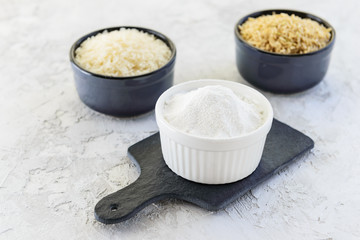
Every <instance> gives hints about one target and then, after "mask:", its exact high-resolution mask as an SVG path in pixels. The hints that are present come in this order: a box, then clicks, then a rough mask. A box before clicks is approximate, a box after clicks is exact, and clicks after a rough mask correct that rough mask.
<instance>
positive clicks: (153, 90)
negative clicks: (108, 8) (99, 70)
mask: <svg viewBox="0 0 360 240" xmlns="http://www.w3.org/2000/svg"><path fill="white" fill-rule="evenodd" d="M120 28H135V29H138V30H140V31H143V32H146V33H150V34H152V35H154V36H155V37H156V38H158V39H160V40H162V41H163V42H164V43H165V44H166V45H167V46H168V47H169V48H170V50H171V56H170V60H169V62H168V63H166V64H165V65H164V66H162V67H161V68H159V69H157V70H155V71H153V72H150V73H146V74H143V75H138V76H130V77H111V76H105V75H101V74H96V73H92V72H89V71H87V70H85V69H83V68H82V67H81V66H80V65H79V64H78V63H77V62H76V60H75V50H76V49H77V48H78V47H79V46H80V45H81V43H82V42H83V41H85V40H86V39H87V38H88V37H90V36H94V35H96V34H98V33H101V32H103V31H104V30H107V31H108V32H111V31H114V30H119V29H120ZM175 58H176V48H175V45H174V43H173V42H172V41H171V40H170V39H169V38H168V37H166V36H165V35H163V34H161V33H159V32H156V31H154V30H151V29H147V28H141V27H132V26H121V27H113V28H106V29H101V30H98V31H95V32H92V33H89V34H87V35H85V36H83V37H81V38H80V39H79V40H77V41H76V42H75V43H74V44H73V46H72V47H71V50H70V62H71V66H72V69H73V72H74V78H75V84H76V90H77V92H78V94H79V97H80V99H81V100H82V101H83V102H84V103H85V104H86V105H87V106H89V107H90V108H92V109H94V110H96V111H98V112H101V113H105V114H108V115H113V116H118V117H127V116H135V115H139V114H142V113H146V112H149V111H151V110H153V109H154V107H155V103H156V101H157V99H158V98H159V96H160V95H161V94H162V93H163V92H164V91H165V90H166V89H168V88H169V87H171V86H172V85H173V79H174V66H175Z"/></svg>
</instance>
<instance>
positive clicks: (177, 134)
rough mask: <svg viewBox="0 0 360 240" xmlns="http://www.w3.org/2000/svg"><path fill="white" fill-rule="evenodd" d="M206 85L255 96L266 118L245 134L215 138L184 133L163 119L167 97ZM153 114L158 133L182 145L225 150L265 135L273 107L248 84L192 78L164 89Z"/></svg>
mask: <svg viewBox="0 0 360 240" xmlns="http://www.w3.org/2000/svg"><path fill="white" fill-rule="evenodd" d="M208 85H222V86H228V87H230V86H231V87H232V89H234V88H236V89H237V90H241V91H245V92H246V93H247V94H250V95H252V96H256V98H257V99H258V100H260V101H261V102H262V106H263V108H264V111H265V112H266V119H265V121H264V123H263V124H262V125H261V126H260V127H259V128H257V129H256V130H254V131H252V132H249V133H247V134H244V135H241V136H237V137H232V138H219V139H217V138H207V137H202V136H196V135H192V134H189V133H186V132H184V131H181V130H179V129H177V128H175V127H174V126H172V125H171V124H169V123H168V122H167V121H166V120H165V118H164V116H163V114H162V113H163V108H164V103H165V101H166V100H167V99H168V98H169V97H171V96H173V95H174V94H176V93H179V92H187V91H191V90H194V89H197V88H199V87H204V86H208ZM155 116H156V122H157V124H158V126H159V129H160V134H161V132H162V131H165V132H166V134H167V135H170V136H172V137H173V138H176V139H177V141H179V142H181V143H182V144H184V145H187V146H191V147H192V148H197V149H204V150H205V149H207V150H209V151H226V150H232V149H236V148H237V147H238V145H239V144H242V145H243V146H244V147H246V146H247V145H251V144H252V143H254V142H256V141H257V140H258V139H259V138H261V137H263V136H264V135H266V134H267V133H268V132H269V131H270V128H271V124H272V120H273V109H272V107H271V104H270V102H269V101H268V100H267V98H266V97H265V96H264V95H263V94H261V93H260V92H259V91H257V90H255V89H253V88H251V87H249V86H246V85H244V84H241V83H237V82H232V81H227V80H218V79H201V80H192V81H187V82H184V83H181V84H177V85H175V86H173V87H171V88H169V89H168V90H166V91H165V92H164V93H163V94H162V95H161V96H160V97H159V99H158V100H157V102H156V105H155Z"/></svg>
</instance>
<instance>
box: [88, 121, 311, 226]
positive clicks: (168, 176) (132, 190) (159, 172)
mask: <svg viewBox="0 0 360 240" xmlns="http://www.w3.org/2000/svg"><path fill="white" fill-rule="evenodd" d="M313 147H314V142H313V140H312V139H311V138H309V137H307V136H306V135H304V134H302V133H301V132H299V131H297V130H295V129H293V128H291V127H289V126H287V125H286V124H284V123H281V122H279V121H277V120H275V119H274V121H273V125H272V128H271V130H270V132H269V134H268V136H267V139H266V143H265V148H264V152H263V156H262V158H261V161H260V164H259V166H258V167H257V169H256V170H255V171H254V172H253V173H252V174H251V175H250V176H248V177H246V178H244V179H242V180H240V181H237V182H234V183H230V184H223V185H206V184H200V183H195V182H191V181H188V180H186V179H183V178H181V177H179V176H178V175H176V174H175V173H173V172H172V171H171V170H170V169H169V168H168V167H167V165H166V164H165V162H164V160H163V157H162V153H161V146H160V138H159V133H156V134H154V135H152V136H150V137H148V138H146V139H144V140H142V141H140V142H138V143H136V144H134V145H132V146H131V147H129V149H128V154H129V156H130V158H131V159H132V160H133V161H134V162H135V163H137V164H138V166H139V167H140V170H141V173H140V177H139V178H138V179H137V180H136V181H135V182H134V183H132V184H130V185H129V186H127V187H125V188H124V189H121V190H119V191H117V192H115V193H112V194H110V195H108V196H106V197H104V198H103V199H101V200H100V201H99V202H98V203H97V204H96V206H95V218H96V219H97V220H98V221H100V222H102V223H105V224H113V223H118V222H121V221H124V220H127V219H129V218H131V217H132V216H134V215H135V214H136V213H137V212H139V211H140V210H141V209H143V208H144V207H146V206H147V205H149V204H151V203H153V202H156V201H159V200H162V199H170V198H177V199H182V200H185V201H188V202H191V203H193V204H196V205H198V206H200V207H202V208H205V209H208V210H210V211H216V210H219V209H222V208H224V207H225V206H226V205H228V204H229V203H231V202H233V201H234V200H236V199H237V198H239V197H240V196H242V195H244V194H245V193H246V192H247V191H249V190H250V189H252V188H253V187H255V186H256V185H258V184H259V183H261V182H263V181H265V180H266V179H268V178H269V177H271V176H272V175H274V174H275V173H276V172H278V171H279V170H280V169H282V168H283V167H285V166H287V165H288V164H289V163H291V162H292V161H294V160H295V159H296V158H297V157H299V156H301V155H303V154H304V153H306V152H307V151H309V150H310V149H312V148H313Z"/></svg>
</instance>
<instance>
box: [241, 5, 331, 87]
mask: <svg viewBox="0 0 360 240" xmlns="http://www.w3.org/2000/svg"><path fill="white" fill-rule="evenodd" d="M235 42H236V64H237V68H238V71H239V73H240V74H241V76H242V77H243V78H244V79H245V80H246V81H248V82H249V83H251V84H252V85H254V86H256V87H258V88H260V89H262V90H265V91H269V92H273V93H295V92H301V91H304V90H307V89H309V88H311V87H313V86H315V85H317V84H318V83H319V82H320V81H321V80H322V79H323V78H324V76H325V74H326V72H327V69H328V66H329V63H330V56H331V51H332V49H333V47H334V42H335V30H334V28H333V27H332V26H331V25H330V24H329V23H328V22H327V21H325V20H323V19H321V18H319V17H317V16H315V15H313V14H309V13H305V12H299V11H295V10H281V9H273V10H264V11H259V12H255V13H251V14H249V15H247V16H245V17H243V18H241V19H240V20H239V21H238V22H237V23H236V25H235Z"/></svg>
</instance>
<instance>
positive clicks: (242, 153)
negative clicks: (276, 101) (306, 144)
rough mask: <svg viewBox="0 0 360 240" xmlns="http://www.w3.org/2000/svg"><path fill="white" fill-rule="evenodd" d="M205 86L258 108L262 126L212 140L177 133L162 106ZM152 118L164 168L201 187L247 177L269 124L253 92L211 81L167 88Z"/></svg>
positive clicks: (269, 115) (266, 106)
mask: <svg viewBox="0 0 360 240" xmlns="http://www.w3.org/2000/svg"><path fill="white" fill-rule="evenodd" d="M209 85H222V86H225V87H228V88H231V89H232V90H233V91H234V92H235V93H237V94H239V95H242V96H245V97H246V98H249V99H251V100H252V101H254V102H255V103H256V104H258V105H259V106H261V107H262V108H263V110H264V117H265V121H264V123H263V125H262V126H260V127H259V128H258V129H256V130H255V131H253V132H250V133H248V134H245V135H242V136H239V137H234V138H228V139H213V138H205V137H199V136H194V135H191V134H188V133H186V132H183V131H180V130H178V129H176V128H175V127H173V126H172V125H170V124H169V123H168V122H167V121H166V120H165V119H164V116H163V111H164V104H165V101H166V100H167V99H169V98H171V96H173V95H174V94H177V93H180V92H188V91H191V90H194V89H197V88H200V87H204V86H209ZM155 115H156V122H157V124H158V126H159V131H160V139H161V149H162V153H163V157H164V160H165V162H166V164H167V165H168V166H169V168H170V169H171V170H172V171H173V172H175V173H176V174H178V175H179V176H181V177H183V178H185V179H188V180H191V181H194V182H199V183H205V184H224V183H231V182H235V181H238V180H240V179H243V178H245V177H247V176H248V175H250V174H251V173H252V172H253V171H254V170H255V169H256V167H257V166H258V165H259V162H260V159H261V155H262V152H263V149H264V144H265V140H266V136H267V134H268V132H269V131H270V128H271V124H272V120H273V110H272V107H271V105H270V103H269V101H268V100H267V99H266V98H265V97H264V96H263V95H262V94H261V93H259V92H258V91H256V90H255V89H253V88H250V87H248V86H245V85H243V84H240V83H236V82H230V81H225V80H211V79H206V80H195V81H189V82H185V83H182V84H178V85H175V86H173V87H171V88H169V89H168V90H166V91H165V92H164V93H163V94H162V95H161V96H160V97H159V99H158V101H157V103H156V106H155Z"/></svg>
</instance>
